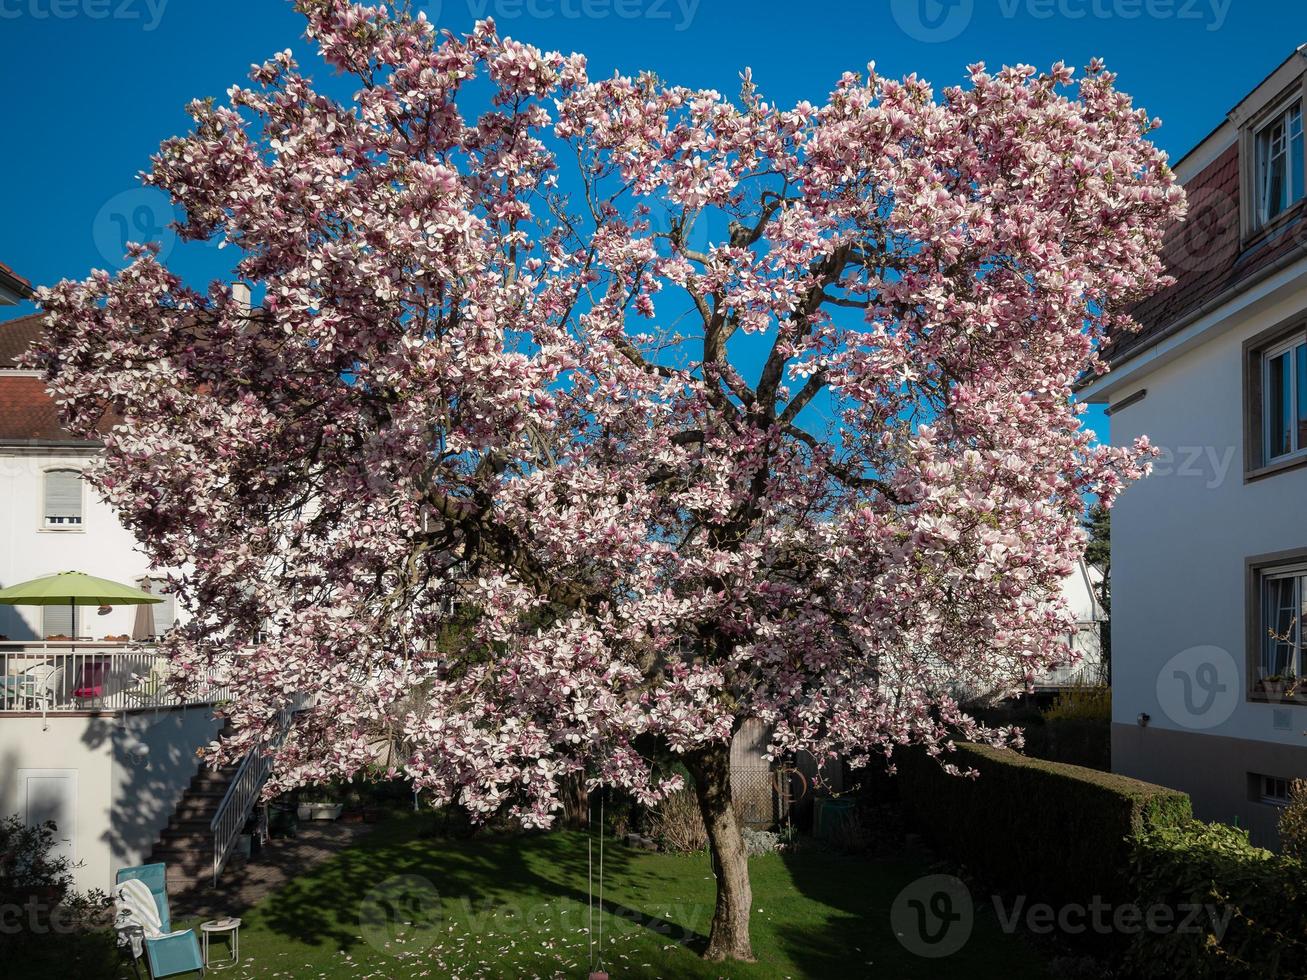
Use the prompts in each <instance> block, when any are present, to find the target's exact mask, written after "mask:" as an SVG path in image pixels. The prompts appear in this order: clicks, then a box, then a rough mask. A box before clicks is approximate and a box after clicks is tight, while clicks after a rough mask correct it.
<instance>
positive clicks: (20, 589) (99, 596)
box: [0, 572, 163, 640]
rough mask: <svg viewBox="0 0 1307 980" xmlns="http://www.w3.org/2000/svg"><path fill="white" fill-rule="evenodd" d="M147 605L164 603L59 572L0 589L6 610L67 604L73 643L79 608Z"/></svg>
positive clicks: (115, 585)
mask: <svg viewBox="0 0 1307 980" xmlns="http://www.w3.org/2000/svg"><path fill="white" fill-rule="evenodd" d="M146 602H163V599H161V598H160V597H159V596H157V595H150V593H148V592H142V591H141V590H140V589H134V588H132V587H131V586H130V585H121V584H119V583H118V582H110V581H109V580H108V579H107V578H96V577H95V576H94V575H87V574H86V573H85V572H60V573H59V574H58V575H46V576H45V577H43V578H34V579H32V580H31V581H29V582H19V583H18V584H17V585H11V586H9V588H7V589H0V604H3V605H6V606H62V605H64V604H65V603H67V605H68V607H69V611H70V613H71V615H72V619H73V639H74V640H75V639H77V607H78V606H137V605H141V604H142V603H146Z"/></svg>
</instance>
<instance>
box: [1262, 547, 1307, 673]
mask: <svg viewBox="0 0 1307 980" xmlns="http://www.w3.org/2000/svg"><path fill="white" fill-rule="evenodd" d="M1305 600H1307V565H1292V566H1287V567H1281V568H1268V569H1265V570H1263V571H1262V573H1261V621H1260V627H1261V628H1260V631H1259V632H1260V660H1259V662H1258V664H1257V679H1258V680H1260V681H1263V682H1266V681H1273V682H1274V681H1286V680H1288V679H1290V678H1300V677H1301V676H1302V674H1303V666H1304V663H1303V650H1302V639H1303V637H1302V614H1303V608H1304V607H1303V603H1304V601H1305Z"/></svg>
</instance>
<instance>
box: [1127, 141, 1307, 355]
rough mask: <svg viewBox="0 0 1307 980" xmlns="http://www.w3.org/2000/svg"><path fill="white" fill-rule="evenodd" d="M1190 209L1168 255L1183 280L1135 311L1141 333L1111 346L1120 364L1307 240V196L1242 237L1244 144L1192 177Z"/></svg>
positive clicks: (1170, 236)
mask: <svg viewBox="0 0 1307 980" xmlns="http://www.w3.org/2000/svg"><path fill="white" fill-rule="evenodd" d="M1184 187H1185V193H1186V194H1187V195H1188V198H1189V214H1188V217H1187V218H1186V219H1185V220H1184V221H1183V222H1181V223H1180V224H1178V225H1175V226H1173V227H1172V228H1171V229H1170V230H1169V231H1168V232H1167V235H1166V242H1165V245H1164V246H1163V258H1164V259H1165V261H1166V266H1167V271H1168V272H1169V273H1170V274H1171V275H1173V276H1175V279H1176V282H1175V285H1173V286H1171V287H1169V288H1167V289H1163V290H1160V291H1158V292H1156V293H1154V294H1153V295H1152V296H1150V297H1148V298H1147V299H1145V300H1143V301H1142V302H1140V303H1139V304H1137V305H1136V306H1135V308H1134V310H1133V311H1132V312H1133V314H1134V318H1135V320H1136V321H1138V323H1139V325H1140V329H1139V331H1138V333H1134V334H1130V335H1128V336H1123V337H1120V338H1118V339H1116V340H1115V342H1113V343H1111V344H1110V345H1109V346H1107V347H1106V348H1105V349H1104V353H1105V354H1106V355H1107V356H1108V357H1109V358H1110V359H1111V362H1112V364H1113V365H1114V366H1117V365H1120V364H1122V363H1123V362H1125V361H1128V360H1130V358H1132V357H1135V356H1137V355H1139V354H1141V353H1143V352H1144V351H1146V350H1147V349H1148V348H1150V347H1152V346H1153V345H1154V344H1156V343H1158V342H1159V341H1160V340H1161V339H1162V337H1163V336H1165V335H1166V333H1167V332H1168V330H1169V329H1170V328H1172V327H1176V326H1178V325H1179V324H1180V323H1181V322H1182V321H1184V320H1185V319H1187V318H1189V317H1192V316H1194V315H1195V314H1197V313H1198V311H1199V310H1201V309H1202V308H1203V307H1204V306H1205V305H1207V304H1209V303H1212V302H1213V301H1215V300H1217V299H1218V298H1220V297H1222V296H1224V295H1227V294H1229V295H1233V294H1234V293H1235V292H1237V291H1238V290H1239V289H1241V288H1247V286H1249V285H1250V284H1251V281H1252V279H1253V277H1254V276H1256V274H1257V273H1259V272H1262V271H1265V270H1267V269H1268V267H1269V266H1271V265H1273V264H1274V263H1276V262H1277V261H1279V260H1281V259H1289V258H1295V257H1297V256H1298V255H1300V254H1301V253H1302V252H1303V251H1304V247H1305V246H1307V204H1303V203H1300V204H1299V205H1298V207H1297V208H1296V209H1294V210H1293V211H1290V212H1289V213H1288V214H1286V215H1285V216H1283V217H1282V219H1281V220H1280V221H1278V222H1276V223H1275V224H1274V225H1273V226H1272V227H1271V228H1269V229H1267V231H1266V232H1264V233H1263V234H1261V235H1258V236H1256V237H1255V238H1253V239H1252V240H1250V241H1249V242H1248V243H1246V244H1243V243H1241V242H1240V236H1241V226H1240V218H1239V208H1240V195H1239V147H1238V145H1237V144H1235V145H1232V146H1230V147H1229V148H1228V149H1227V150H1226V151H1225V152H1224V153H1222V154H1221V155H1220V156H1218V157H1217V158H1216V159H1215V160H1213V161H1212V162H1211V163H1209V164H1208V165H1207V166H1206V167H1205V168H1203V169H1202V170H1201V171H1199V172H1198V173H1197V174H1195V175H1194V176H1193V177H1191V178H1190V179H1189V180H1188V181H1187V182H1186V183H1185V185H1184Z"/></svg>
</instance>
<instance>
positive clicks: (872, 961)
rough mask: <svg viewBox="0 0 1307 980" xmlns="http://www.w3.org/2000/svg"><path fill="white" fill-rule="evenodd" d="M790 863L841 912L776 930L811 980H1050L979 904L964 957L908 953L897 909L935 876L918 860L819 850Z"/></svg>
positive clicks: (795, 874)
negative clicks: (886, 979) (853, 977)
mask: <svg viewBox="0 0 1307 980" xmlns="http://www.w3.org/2000/svg"><path fill="white" fill-rule="evenodd" d="M784 862H785V866H786V868H787V869H788V871H789V875H790V880H791V881H792V882H793V884H794V887H795V888H796V889H797V890H798V891H799V892H800V893H801V894H802V895H803V896H804V897H805V898H807V899H809V900H811V901H813V902H815V903H818V904H819V905H821V906H824V907H825V908H826V909H828V910H830V912H831V913H833V914H829V915H828V916H827V917H826V921H825V922H824V923H812V922H807V923H802V924H785V925H781V926H780V927H779V928H777V929H776V930H775V931H776V938H777V943H778V945H779V946H780V947H781V949H782V950H783V951H784V953H785V954H786V955H787V956H788V957H789V958H790V959H791V960H792V961H793V962H794V963H796V964H799V965H801V966H802V968H803V970H804V974H805V975H807V976H838V975H841V974H843V975H848V973H849V971H850V970H851V969H853V970H857V971H858V972H859V973H861V972H863V971H865V972H866V973H868V974H871V973H874V974H875V975H878V976H894V977H896V978H917V977H920V978H932V980H933V978H937V977H942V976H965V977H968V978H971V980H988V978H994V980H1025V978H1030V980H1036V978H1044V977H1047V976H1048V973H1047V970H1046V968H1045V966H1044V965H1043V963H1042V961H1041V960H1040V958H1039V957H1038V956H1036V955H1035V954H1034V952H1033V951H1032V950H1030V949H1029V948H1028V947H1027V946H1026V945H1025V944H1024V943H1022V942H1021V941H1020V940H1019V939H1017V938H1016V937H1014V936H1010V935H1005V934H1004V933H1003V932H1001V931H1000V930H999V928H998V925H997V923H996V921H995V920H994V918H993V916H992V915H990V914H988V909H987V908H986V907H984V906H983V904H982V902H981V899H980V898H979V897H977V898H976V900H975V907H974V916H973V917H972V922H973V925H972V929H971V933H970V936H969V938H968V939H967V941H966V942H965V943H964V944H963V945H962V947H961V948H960V949H958V950H957V951H956V952H954V953H952V954H951V955H949V956H945V957H941V958H933V957H925V956H920V955H918V954H916V953H915V952H912V951H910V950H909V949H907V948H905V946H904V945H903V944H902V943H901V942H900V941H899V939H898V937H897V936H896V935H895V931H894V925H893V924H892V923H891V908H892V907H893V905H894V900H895V899H896V898H897V897H898V895H899V892H900V891H902V889H903V888H905V887H906V886H908V885H910V884H912V883H913V882H915V881H918V880H919V879H920V878H922V877H923V876H926V875H928V874H931V873H932V872H931V871H930V870H928V869H927V868H926V867H924V866H923V865H922V864H921V863H918V862H917V861H915V860H911V859H906V858H905V859H890V860H873V859H870V858H862V857H852V856H848V855H844V854H840V853H837V852H834V851H826V850H820V849H817V848H815V847H814V848H808V849H801V850H798V851H792V852H787V853H786V854H785V855H784Z"/></svg>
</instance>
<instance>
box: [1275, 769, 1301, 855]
mask: <svg viewBox="0 0 1307 980" xmlns="http://www.w3.org/2000/svg"><path fill="white" fill-rule="evenodd" d="M1279 829H1280V849H1281V850H1282V851H1284V853H1285V854H1287V855H1288V856H1289V857H1292V858H1297V859H1298V860H1299V861H1304V862H1307V779H1295V780H1294V781H1293V782H1292V783H1290V784H1289V803H1288V805H1287V806H1286V807H1285V808H1284V809H1283V810H1281V811H1280V827H1279Z"/></svg>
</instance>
